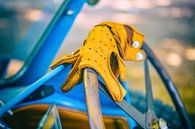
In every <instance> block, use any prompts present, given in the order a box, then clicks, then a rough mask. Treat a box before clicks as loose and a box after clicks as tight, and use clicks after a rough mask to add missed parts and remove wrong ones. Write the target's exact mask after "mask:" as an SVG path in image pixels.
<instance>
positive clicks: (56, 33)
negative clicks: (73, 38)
mask: <svg viewBox="0 0 195 129" xmlns="http://www.w3.org/2000/svg"><path fill="white" fill-rule="evenodd" d="M84 3H85V0H79V1H78V0H71V1H70V3H69V4H68V7H67V8H65V10H64V12H61V14H60V16H59V18H58V20H57V21H56V23H55V25H54V28H52V30H51V32H50V33H49V34H48V36H47V37H46V38H45V39H43V41H42V42H44V44H43V45H42V46H41V48H40V50H39V52H37V54H36V55H35V56H34V59H33V60H32V61H31V64H30V66H29V69H28V70H27V71H26V73H25V74H24V75H23V77H22V78H21V80H20V82H19V84H23V85H24V84H30V83H32V82H34V81H35V80H37V79H38V78H40V77H41V76H43V75H44V74H45V73H46V71H47V70H48V67H49V65H50V63H51V61H52V60H53V58H54V56H55V55H56V53H57V51H58V49H59V47H60V45H61V44H62V42H63V39H64V38H65V36H66V35H67V33H68V32H69V30H70V28H71V26H72V24H73V22H74V20H75V18H76V16H77V14H78V13H79V12H80V10H81V8H82V6H83V4H84ZM65 4H66V3H65ZM64 6H66V5H64ZM68 10H72V11H74V13H73V14H72V15H71V16H70V15H67V11H68ZM46 55H47V56H46Z"/></svg>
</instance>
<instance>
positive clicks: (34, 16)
mask: <svg viewBox="0 0 195 129" xmlns="http://www.w3.org/2000/svg"><path fill="white" fill-rule="evenodd" d="M25 17H26V18H27V19H28V20H30V21H39V20H41V18H42V17H43V12H42V11H40V10H35V9H33V10H28V11H27V12H26V13H25Z"/></svg>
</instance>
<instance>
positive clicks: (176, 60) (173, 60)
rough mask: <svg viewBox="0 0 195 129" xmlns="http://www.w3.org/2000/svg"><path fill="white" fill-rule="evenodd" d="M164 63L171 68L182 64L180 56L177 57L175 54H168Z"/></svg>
mask: <svg viewBox="0 0 195 129" xmlns="http://www.w3.org/2000/svg"><path fill="white" fill-rule="evenodd" d="M166 61H167V63H168V64H169V65H171V66H179V65H181V63H182V59H181V57H180V55H178V54H176V53H169V54H168V55H167V58H166Z"/></svg>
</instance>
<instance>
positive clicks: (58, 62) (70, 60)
mask: <svg viewBox="0 0 195 129" xmlns="http://www.w3.org/2000/svg"><path fill="white" fill-rule="evenodd" d="M78 56H79V54H76V55H65V56H63V57H62V58H61V59H60V60H56V61H54V62H53V63H52V64H51V65H50V68H51V69H54V68H55V67H57V66H59V65H61V64H65V63H74V62H75V61H76V60H77V58H78Z"/></svg>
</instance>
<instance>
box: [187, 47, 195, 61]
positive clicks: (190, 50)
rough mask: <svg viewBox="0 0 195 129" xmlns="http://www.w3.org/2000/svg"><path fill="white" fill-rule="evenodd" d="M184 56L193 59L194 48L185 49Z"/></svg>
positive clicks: (194, 57)
mask: <svg viewBox="0 0 195 129" xmlns="http://www.w3.org/2000/svg"><path fill="white" fill-rule="evenodd" d="M186 58H187V59H188V60H195V48H189V49H187V50H186Z"/></svg>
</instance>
